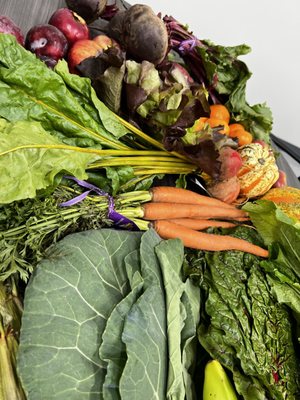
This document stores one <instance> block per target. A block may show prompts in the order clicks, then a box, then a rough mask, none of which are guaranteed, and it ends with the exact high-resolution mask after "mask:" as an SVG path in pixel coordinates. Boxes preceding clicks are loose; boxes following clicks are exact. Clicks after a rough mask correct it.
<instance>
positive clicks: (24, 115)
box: [0, 0, 300, 400]
mask: <svg viewBox="0 0 300 400" xmlns="http://www.w3.org/2000/svg"><path fill="white" fill-rule="evenodd" d="M1 32H2V33H1ZM249 51H250V48H249V47H248V46H246V45H240V46H235V47H224V46H219V45H215V44H213V43H212V42H210V41H208V40H200V39H198V38H197V37H195V36H194V35H193V33H192V32H191V31H190V30H189V29H188V27H187V26H185V25H183V24H181V23H180V22H178V21H176V20H175V19H174V18H173V17H172V16H164V17H163V18H162V17H161V16H160V15H155V14H154V12H153V10H152V9H151V8H150V7H148V6H144V5H141V4H135V5H133V6H131V7H128V8H127V9H124V10H123V9H122V10H121V9H119V8H118V7H117V5H116V4H112V5H111V4H106V1H103V0H101V1H98V0H69V1H67V7H65V8H62V9H59V10H57V11H56V12H55V13H54V14H53V15H52V16H51V18H50V19H49V21H47V22H46V23H44V21H41V24H40V25H38V26H35V27H32V28H31V29H30V30H29V31H28V32H27V33H26V34H25V35H24V34H23V32H21V30H20V28H19V27H18V26H17V25H16V24H15V23H14V22H13V21H12V20H11V19H9V18H8V17H7V16H1V18H0V167H1V172H2V173H1V174H0V182H1V185H2V188H3V190H1V193H0V400H2V399H3V400H15V399H16V400H17V399H18V400H20V399H24V400H26V399H28V400H31V399H33V400H34V399H37V400H38V399H41V398H42V399H45V400H48V399H49V400H50V399H62V400H64V399H66V398H71V399H72V400H73V399H74V400H76V399H80V400H81V399H99V398H101V399H105V400H107V399H122V400H123V399H132V398H134V399H141V398H145V399H147V400H148V399H157V400H163V399H168V400H173V399H178V400H196V399H199V400H202V399H203V400H207V399H211V398H214V399H215V400H227V399H233V400H237V399H244V400H260V399H261V400H273V399H274V400H297V399H299V398H300V391H299V387H300V374H299V365H300V364H299V363H300V359H299V354H300V345H299V343H300V342H299V340H300V223H299V221H300V217H299V207H300V200H299V199H300V191H299V189H296V188H289V187H287V186H286V185H285V179H284V174H283V173H282V172H281V171H279V170H278V167H277V164H276V157H277V155H276V154H275V153H274V152H273V149H272V147H271V145H270V140H269V134H270V131H271V128H272V116H271V111H270V109H269V108H268V107H267V106H266V105H265V104H256V105H254V106H251V105H249V104H248V103H247V100H246V95H245V93H246V83H247V80H248V79H249V78H250V76H251V73H250V71H249V70H248V68H247V66H246V64H245V63H244V62H242V61H241V60H240V59H239V56H240V55H243V54H246V53H247V52H249Z"/></svg>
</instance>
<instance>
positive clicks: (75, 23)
mask: <svg viewBox="0 0 300 400" xmlns="http://www.w3.org/2000/svg"><path fill="white" fill-rule="evenodd" d="M49 24H50V25H53V26H55V27H56V28H58V29H59V30H60V31H61V32H62V33H63V34H64V35H65V37H66V38H67V40H68V43H69V46H72V45H73V44H74V43H75V42H77V41H78V40H84V39H89V37H90V32H89V28H88V26H87V24H86V22H85V20H84V19H83V18H82V17H80V16H79V15H78V14H76V13H75V12H74V11H71V10H69V9H68V8H59V9H58V10H56V11H55V12H54V14H52V16H51V18H50V19H49Z"/></svg>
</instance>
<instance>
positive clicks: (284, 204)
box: [262, 186, 300, 221]
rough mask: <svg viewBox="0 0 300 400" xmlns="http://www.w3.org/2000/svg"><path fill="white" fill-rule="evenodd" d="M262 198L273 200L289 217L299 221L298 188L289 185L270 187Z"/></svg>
mask: <svg viewBox="0 0 300 400" xmlns="http://www.w3.org/2000/svg"><path fill="white" fill-rule="evenodd" d="M262 199H263V200H270V201H273V202H274V203H275V204H277V205H278V207H279V208H280V209H281V210H282V211H283V212H285V213H286V214H287V215H288V216H289V217H291V218H294V219H297V220H298V221H300V189H297V188H294V187H291V186H284V187H278V188H272V189H270V190H269V191H268V192H267V193H266V194H265V195H264V196H263V197H262Z"/></svg>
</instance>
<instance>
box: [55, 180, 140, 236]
mask: <svg viewBox="0 0 300 400" xmlns="http://www.w3.org/2000/svg"><path fill="white" fill-rule="evenodd" d="M64 178H66V179H71V180H72V181H74V182H76V183H77V184H78V185H79V186H82V187H84V188H86V189H89V190H87V191H85V192H83V193H81V194H80V195H79V196H76V197H74V198H73V199H71V200H68V201H65V202H63V203H60V206H61V207H69V206H73V205H74V204H77V203H80V202H81V201H82V200H84V199H85V198H86V197H87V196H88V195H89V194H90V193H91V192H95V193H97V194H98V195H99V196H105V197H107V199H108V213H107V217H108V218H109V219H110V220H112V221H113V223H114V224H115V225H116V226H118V227H122V228H126V229H130V230H139V228H138V226H137V225H136V224H135V223H134V222H133V221H131V220H130V219H128V218H126V217H124V215H122V214H119V213H118V212H117V211H116V210H115V202H114V199H113V197H112V196H110V195H109V194H108V193H106V192H104V190H101V189H99V188H98V187H97V186H95V185H93V184H91V183H89V182H86V181H82V180H80V179H77V178H75V177H74V176H65V177H64Z"/></svg>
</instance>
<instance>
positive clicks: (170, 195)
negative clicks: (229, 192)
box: [150, 186, 235, 208]
mask: <svg viewBox="0 0 300 400" xmlns="http://www.w3.org/2000/svg"><path fill="white" fill-rule="evenodd" d="M150 193H151V194H152V201H153V202H155V203H181V204H198V205H199V206H216V207H225V208H235V207H234V206H232V205H230V204H227V203H225V202H224V201H221V200H218V199H215V198H213V197H209V196H203V195H201V194H199V193H195V192H192V191H191V190H187V189H181V188H176V187H171V186H157V187H153V188H152V189H150Z"/></svg>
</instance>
